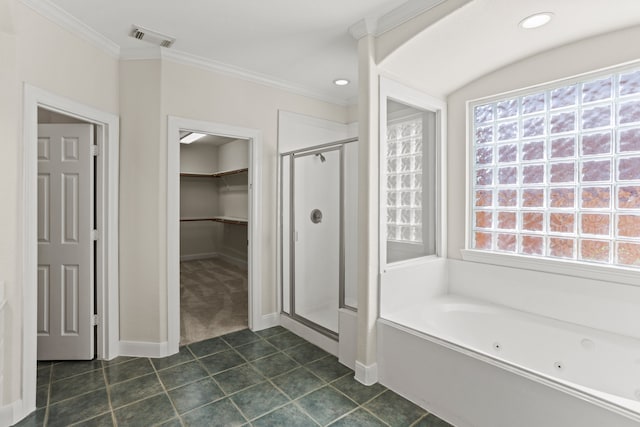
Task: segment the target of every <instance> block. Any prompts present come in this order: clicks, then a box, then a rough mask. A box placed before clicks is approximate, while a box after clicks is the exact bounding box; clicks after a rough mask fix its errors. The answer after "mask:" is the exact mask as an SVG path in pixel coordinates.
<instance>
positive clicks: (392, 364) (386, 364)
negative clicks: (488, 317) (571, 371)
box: [378, 320, 638, 427]
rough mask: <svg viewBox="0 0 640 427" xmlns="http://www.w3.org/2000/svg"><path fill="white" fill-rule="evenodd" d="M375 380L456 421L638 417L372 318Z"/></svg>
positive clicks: (468, 424)
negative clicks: (375, 346)
mask: <svg viewBox="0 0 640 427" xmlns="http://www.w3.org/2000/svg"><path fill="white" fill-rule="evenodd" d="M378 370H379V381H380V383H381V384H383V385H385V386H386V387H388V388H390V389H391V390H393V391H395V392H396V393H398V394H400V395H402V396H404V397H406V398H407V399H409V400H411V401H413V402H414V403H416V404H418V405H420V406H421V407H423V408H424V409H426V410H427V411H430V412H433V413H434V414H436V415H437V416H439V417H440V418H443V419H445V420H447V421H448V422H450V423H452V424H453V425H455V426H457V427H513V426H519V427H539V426H542V425H543V426H546V427H566V426H581V427H602V426H616V427H633V426H635V427H637V426H638V422H637V421H633V420H631V419H629V418H626V417H623V416H621V415H619V414H616V413H613V412H611V411H608V410H606V409H604V408H601V407H598V406H596V405H593V404H591V403H589V402H586V401H583V400H581V399H579V398H577V397H574V396H571V395H569V394H566V393H563V392H561V391H559V390H555V389H553V388H550V387H548V386H545V385H543V384H540V383H538V382H535V381H532V380H529V379H527V378H524V377H521V376H519V375H516V374H514V373H511V372H508V371H506V370H504V369H501V368H499V367H496V366H493V365H490V364H488V363H485V362H482V361H480V360H478V359H475V358H472V357H469V356H467V355H464V354H462V353H460V352H457V351H454V350H451V349H448V348H446V347H443V346H441V345H438V344H436V343H433V342H431V341H428V340H426V339H424V338H422V337H419V336H416V335H414V334H411V333H409V332H406V331H403V330H401V329H399V328H397V327H395V326H393V325H391V324H389V323H387V322H385V321H384V320H380V321H378Z"/></svg>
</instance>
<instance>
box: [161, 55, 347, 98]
mask: <svg viewBox="0 0 640 427" xmlns="http://www.w3.org/2000/svg"><path fill="white" fill-rule="evenodd" d="M160 57H161V58H162V59H166V60H168V61H172V62H176V63H178V64H183V65H190V66H193V67H197V68H201V69H204V70H207V71H213V72H216V73H218V74H222V75H226V76H229V77H235V78H240V79H243V80H247V81H250V82H253V83H258V84H262V85H264V86H268V87H272V88H275V89H280V90H284V91H287V92H292V93H295V94H297V95H302V96H306V97H309V98H314V99H317V100H319V101H324V102H329V103H331V104H337V105H340V106H347V105H349V102H348V101H347V100H346V99H342V98H335V97H332V96H327V95H325V94H323V93H320V92H316V91H313V90H309V89H307V88H305V87H302V86H298V85H295V84H292V83H289V82H285V81H283V80H279V79H276V78H274V77H272V76H269V75H266V74H261V73H256V72H255V71H250V70H247V69H244V68H240V67H236V66H234V65H230V64H225V63H222V62H219V61H215V60H212V59H208V58H203V57H201V56H197V55H192V54H189V53H185V52H181V51H179V50H173V49H166V48H160Z"/></svg>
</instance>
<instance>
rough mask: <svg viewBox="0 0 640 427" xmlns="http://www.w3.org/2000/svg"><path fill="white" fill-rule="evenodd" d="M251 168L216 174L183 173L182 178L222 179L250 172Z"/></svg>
mask: <svg viewBox="0 0 640 427" xmlns="http://www.w3.org/2000/svg"><path fill="white" fill-rule="evenodd" d="M248 171H249V168H243V169H234V170H230V171H222V172H215V173H191V172H181V173H180V176H185V177H190V178H222V177H223V176H229V175H237V174H239V173H245V172H248Z"/></svg>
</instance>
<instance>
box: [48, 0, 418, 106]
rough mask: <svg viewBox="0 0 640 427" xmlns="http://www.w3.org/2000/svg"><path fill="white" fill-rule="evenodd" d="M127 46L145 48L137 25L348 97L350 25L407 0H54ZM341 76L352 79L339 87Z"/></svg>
mask: <svg viewBox="0 0 640 427" xmlns="http://www.w3.org/2000/svg"><path fill="white" fill-rule="evenodd" d="M51 1H52V2H53V3H54V4H55V5H57V6H58V7H60V8H62V9H63V10H65V11H66V12H68V13H69V14H71V15H72V16H74V17H75V18H77V19H78V20H80V21H82V22H83V23H84V24H86V25H87V26H89V27H90V28H92V29H94V30H96V31H97V32H99V33H101V34H102V35H103V36H105V37H107V38H108V39H110V40H111V41H113V42H115V43H116V44H118V45H119V46H120V48H121V50H122V52H123V54H124V53H126V51H127V50H135V49H141V48H145V47H147V46H151V45H149V44H148V43H147V42H145V41H141V40H136V39H134V38H132V37H129V34H130V33H131V29H132V26H133V25H140V26H143V27H146V28H147V29H150V30H154V31H158V32H160V33H164V34H166V35H169V36H173V37H176V39H177V40H176V42H175V44H174V45H173V47H171V50H176V51H181V52H185V53H188V54H191V55H196V56H198V57H202V58H205V59H207V60H211V61H215V62H218V63H223V64H227V65H230V66H232V67H235V68H240V69H243V70H246V71H249V72H251V73H257V74H259V75H264V76H265V77H267V78H269V79H272V80H275V81H278V82H283V83H286V84H289V85H292V86H295V87H300V88H302V89H304V90H307V91H309V92H313V93H317V94H320V95H321V96H323V97H325V98H327V99H335V100H338V101H341V102H343V103H347V102H348V101H349V100H350V99H353V98H355V97H356V95H357V42H356V40H354V39H353V37H352V36H351V35H350V34H349V27H350V26H351V25H354V24H355V23H357V22H358V21H360V20H362V19H364V18H374V19H375V18H377V17H379V16H382V15H384V14H386V13H387V12H390V11H391V10H393V9H395V8H396V7H397V6H399V5H401V4H403V3H405V1H406V0H346V1H345V0H268V1H265V0H179V1H176V0H109V1H104V0H51ZM336 78H347V79H350V80H351V81H352V83H351V84H350V85H349V86H346V87H337V86H335V85H334V84H333V80H334V79H336Z"/></svg>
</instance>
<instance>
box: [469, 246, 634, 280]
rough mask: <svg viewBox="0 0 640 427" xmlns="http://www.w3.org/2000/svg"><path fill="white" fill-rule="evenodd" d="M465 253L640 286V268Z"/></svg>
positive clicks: (474, 259)
mask: <svg viewBox="0 0 640 427" xmlns="http://www.w3.org/2000/svg"><path fill="white" fill-rule="evenodd" d="M461 253H462V259H463V260H464V261H470V262H478V263H483V264H492V265H499V266H503V267H511V268H519V269H523V270H533V271H542V272H546V273H554V274H562V275H565V276H573V277H581V278H585V279H592V280H602V281H605V282H615V283H621V284H624V285H631V286H640V271H639V270H635V269H631V268H624V267H619V266H615V267H614V266H609V265H593V264H587V263H582V262H579V261H574V260H556V259H549V258H535V257H529V256H525V255H510V254H499V253H494V252H484V251H478V250H473V249H463V250H462V251H461Z"/></svg>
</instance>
